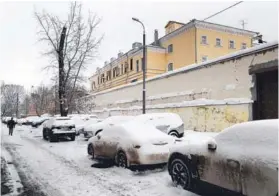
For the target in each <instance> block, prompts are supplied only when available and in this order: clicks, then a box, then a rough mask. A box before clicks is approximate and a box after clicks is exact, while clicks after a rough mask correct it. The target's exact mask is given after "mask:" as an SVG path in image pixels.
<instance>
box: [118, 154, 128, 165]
mask: <svg viewBox="0 0 279 196" xmlns="http://www.w3.org/2000/svg"><path fill="white" fill-rule="evenodd" d="M116 164H117V166H118V167H123V168H127V167H128V161H127V157H126V154H125V153H124V152H123V151H119V152H118V153H117V157H116Z"/></svg>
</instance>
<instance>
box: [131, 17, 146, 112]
mask: <svg viewBox="0 0 279 196" xmlns="http://www.w3.org/2000/svg"><path fill="white" fill-rule="evenodd" d="M132 20H134V21H136V22H138V23H140V24H141V25H142V28H143V60H142V75H143V88H142V113H143V114H145V98H146V88H145V79H146V62H147V61H146V48H145V27H144V24H143V23H142V22H141V21H140V20H139V19H137V18H132Z"/></svg>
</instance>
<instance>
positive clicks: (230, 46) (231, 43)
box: [229, 40, 235, 49]
mask: <svg viewBox="0 0 279 196" xmlns="http://www.w3.org/2000/svg"><path fill="white" fill-rule="evenodd" d="M229 48H230V49H235V47H234V41H232V40H230V42H229Z"/></svg>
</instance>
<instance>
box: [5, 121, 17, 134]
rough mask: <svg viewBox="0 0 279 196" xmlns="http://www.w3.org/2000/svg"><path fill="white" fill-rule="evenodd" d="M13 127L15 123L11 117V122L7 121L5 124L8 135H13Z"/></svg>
mask: <svg viewBox="0 0 279 196" xmlns="http://www.w3.org/2000/svg"><path fill="white" fill-rule="evenodd" d="M15 125H16V122H15V121H14V119H13V117H12V118H11V120H9V121H8V123H7V127H8V128H9V135H13V131H14V128H15Z"/></svg>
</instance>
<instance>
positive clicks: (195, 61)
mask: <svg viewBox="0 0 279 196" xmlns="http://www.w3.org/2000/svg"><path fill="white" fill-rule="evenodd" d="M194 29H195V63H198V61H197V58H198V57H197V27H196V25H195V22H194Z"/></svg>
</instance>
